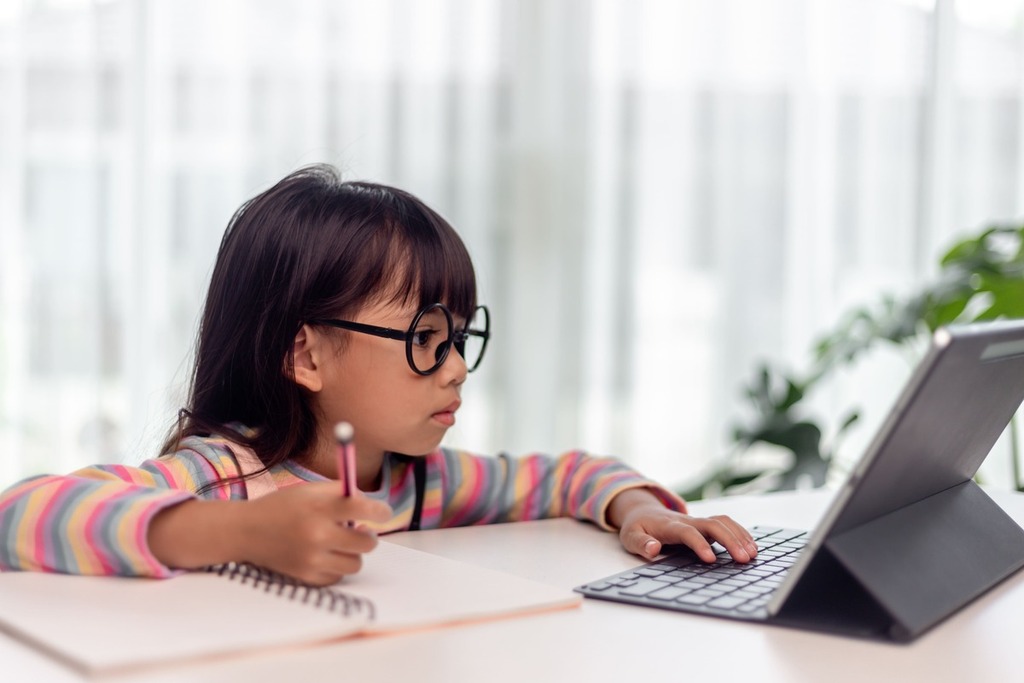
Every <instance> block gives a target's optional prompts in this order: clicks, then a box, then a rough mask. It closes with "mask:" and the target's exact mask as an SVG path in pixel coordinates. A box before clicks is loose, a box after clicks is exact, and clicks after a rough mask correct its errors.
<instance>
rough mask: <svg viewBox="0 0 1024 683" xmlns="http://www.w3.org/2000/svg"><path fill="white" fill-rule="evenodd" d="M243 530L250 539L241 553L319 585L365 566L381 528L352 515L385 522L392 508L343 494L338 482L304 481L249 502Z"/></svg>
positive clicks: (282, 571)
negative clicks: (374, 528)
mask: <svg viewBox="0 0 1024 683" xmlns="http://www.w3.org/2000/svg"><path fill="white" fill-rule="evenodd" d="M246 507H248V508H249V509H248V510H247V511H246V512H247V514H246V515H245V519H244V520H243V521H242V529H241V530H240V531H239V533H240V534H241V535H242V536H243V538H245V539H248V540H247V542H246V543H245V545H244V548H243V559H244V560H246V561H248V562H252V563H254V564H258V565H260V566H261V567H266V568H268V569H272V570H274V571H277V572H281V573H282V574H287V575H288V576H291V577H293V578H296V579H299V580H300V581H304V582H306V583H311V584H314V585H318V586H323V585H328V584H332V583H335V582H337V581H338V580H339V579H341V577H343V576H345V575H346V574H355V573H356V572H358V571H359V569H360V567H362V555H363V553H367V552H370V551H371V550H373V549H374V548H375V547H376V546H377V534H375V533H374V532H373V531H371V530H370V529H368V528H367V527H366V526H365V525H359V524H357V525H356V526H354V527H353V526H349V524H348V523H349V522H350V521H356V520H359V521H372V522H386V521H387V520H389V519H391V508H390V507H388V505H387V504H386V503H383V502H381V501H377V500H373V499H371V498H366V497H365V496H361V495H358V494H357V495H356V496H353V497H351V498H343V497H341V496H340V495H339V494H338V484H337V482H323V483H315V484H304V485H302V486H292V487H290V488H286V489H282V490H280V491H277V492H275V493H272V494H270V495H267V496H264V497H262V498H258V499H256V500H254V501H251V502H248V503H247V504H246Z"/></svg>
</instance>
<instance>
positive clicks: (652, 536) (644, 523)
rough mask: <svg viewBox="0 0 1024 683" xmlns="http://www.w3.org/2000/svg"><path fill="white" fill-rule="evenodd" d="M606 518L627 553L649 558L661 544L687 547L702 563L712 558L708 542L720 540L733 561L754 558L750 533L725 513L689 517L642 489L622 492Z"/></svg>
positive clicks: (658, 551)
mask: <svg viewBox="0 0 1024 683" xmlns="http://www.w3.org/2000/svg"><path fill="white" fill-rule="evenodd" d="M608 521H609V522H611V523H612V524H613V525H615V526H618V527H619V540H620V541H622V545H623V547H624V548H625V549H626V550H628V551H629V552H631V553H635V554H637V555H640V556H641V557H644V558H647V559H652V558H654V557H656V556H657V555H658V553H660V552H661V547H662V544H680V545H685V546H688V547H689V548H691V549H692V550H693V551H694V552H695V553H697V556H698V557H699V558H700V559H701V560H703V561H705V562H714V561H715V551H714V549H712V547H711V543H712V542H715V541H717V542H718V543H720V544H721V545H722V546H723V547H724V548H725V549H726V550H727V551H728V552H729V554H730V555H731V556H732V558H733V559H734V560H736V561H737V562H749V561H751V560H752V559H754V558H755V557H757V545H756V544H755V543H754V537H753V536H751V535H750V532H749V531H747V530H746V529H744V528H743V527H742V526H740V524H738V523H737V522H736V521H734V520H733V519H732V518H730V517H726V516H725V515H716V516H714V517H692V516H690V515H687V514H684V513H681V512H676V511H674V510H670V509H668V508H666V507H665V506H664V505H663V504H662V503H661V502H660V501H659V500H658V499H657V498H655V497H654V495H653V494H651V493H650V492H648V491H646V490H645V489H630V490H628V491H623V492H622V493H620V494H619V495H617V496H615V498H613V499H612V502H611V504H610V505H609V506H608Z"/></svg>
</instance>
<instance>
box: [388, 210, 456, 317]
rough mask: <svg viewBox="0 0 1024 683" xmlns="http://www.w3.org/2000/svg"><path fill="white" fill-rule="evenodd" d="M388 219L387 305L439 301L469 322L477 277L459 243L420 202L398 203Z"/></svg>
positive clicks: (424, 304) (421, 305)
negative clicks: (388, 302)
mask: <svg viewBox="0 0 1024 683" xmlns="http://www.w3.org/2000/svg"><path fill="white" fill-rule="evenodd" d="M397 204H398V205H397V206H396V207H395V208H399V209H402V210H401V211H400V215H396V216H392V217H389V218H390V220H389V221H388V225H386V226H385V227H384V229H383V230H382V231H381V232H382V233H384V234H386V235H387V234H389V235H390V238H387V240H386V241H387V243H388V247H387V248H388V254H387V256H386V259H385V260H386V262H387V272H390V273H391V276H392V277H394V278H395V280H394V281H393V282H392V287H391V288H389V289H390V290H391V291H390V293H391V297H390V299H391V301H394V302H396V303H398V302H400V303H404V304H415V305H416V308H417V309H420V308H423V307H425V306H429V305H430V304H433V303H438V302H440V303H442V304H444V305H445V306H447V307H448V310H450V311H451V312H452V315H455V316H458V317H461V318H465V319H467V320H468V319H469V318H470V317H472V314H473V310H474V309H475V308H476V273H475V271H474V270H473V262H472V260H471V259H470V257H469V252H468V251H467V250H466V247H465V245H464V244H463V243H462V240H461V239H460V238H459V236H458V235H457V234H456V233H455V230H454V229H453V228H452V227H451V225H449V224H448V222H447V221H445V220H444V218H442V217H441V216H440V215H438V214H437V213H436V212H434V211H433V210H431V209H430V208H428V207H426V206H424V205H422V204H420V203H419V202H414V203H409V202H398V203H397Z"/></svg>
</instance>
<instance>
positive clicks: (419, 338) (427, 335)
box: [412, 330, 437, 346]
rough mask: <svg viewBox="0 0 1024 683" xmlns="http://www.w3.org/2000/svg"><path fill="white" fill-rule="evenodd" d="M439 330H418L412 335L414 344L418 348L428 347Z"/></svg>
mask: <svg viewBox="0 0 1024 683" xmlns="http://www.w3.org/2000/svg"><path fill="white" fill-rule="evenodd" d="M436 334H437V330H416V331H415V332H413V333H412V343H413V344H415V345H416V346H428V345H429V344H430V340H431V339H432V338H433V337H434V335H436Z"/></svg>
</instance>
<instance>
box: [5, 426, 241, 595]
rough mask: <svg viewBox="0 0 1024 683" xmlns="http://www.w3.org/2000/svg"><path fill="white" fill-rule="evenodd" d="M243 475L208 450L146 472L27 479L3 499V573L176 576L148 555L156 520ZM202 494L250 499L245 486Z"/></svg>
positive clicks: (145, 467)
mask: <svg viewBox="0 0 1024 683" xmlns="http://www.w3.org/2000/svg"><path fill="white" fill-rule="evenodd" d="M200 451H201V452H200ZM236 475H238V466H237V463H236V461H235V460H234V458H233V457H232V456H231V453H230V451H228V450H227V449H225V448H217V447H215V446H212V445H209V444H202V445H199V446H197V449H196V450H192V449H183V450H181V451H178V452H177V453H174V454H171V455H166V456H163V457H161V458H157V459H153V460H147V461H146V462H144V463H142V464H141V465H140V466H139V467H127V466H123V465H96V466H92V467H87V468H85V469H82V470H79V471H77V472H74V473H72V474H70V475H67V476H52V475H45V476H39V477H34V478H31V479H26V480H25V481H22V482H20V483H18V484H15V485H14V486H12V487H10V488H9V489H7V490H6V491H4V492H3V493H0V570H3V569H17V570H33V571H49V572H62V573H71V574H93V575H96V574H99V575H115V574H116V575H124V576H155V577H162V576H169V575H171V574H173V573H174V572H173V571H172V570H171V569H169V568H168V567H165V566H163V565H162V564H161V563H160V562H159V561H158V560H157V559H156V558H155V557H154V556H153V554H152V553H151V552H150V551H149V546H148V544H147V542H146V534H147V531H148V529H149V522H150V520H152V518H153V516H154V515H156V513H158V512H159V511H160V510H163V509H164V508H166V507H168V506H170V505H175V504H177V503H180V502H182V501H184V500H188V499H190V498H192V497H194V496H195V495H196V492H197V491H199V490H201V489H202V488H203V487H204V486H206V485H207V484H213V483H216V482H222V481H224V480H226V479H228V478H231V477H234V476H236ZM203 496H204V497H206V498H221V499H223V498H244V497H245V493H244V485H242V484H232V485H230V486H216V487H213V488H212V489H210V490H209V491H207V492H205V493H204V494H203Z"/></svg>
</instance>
